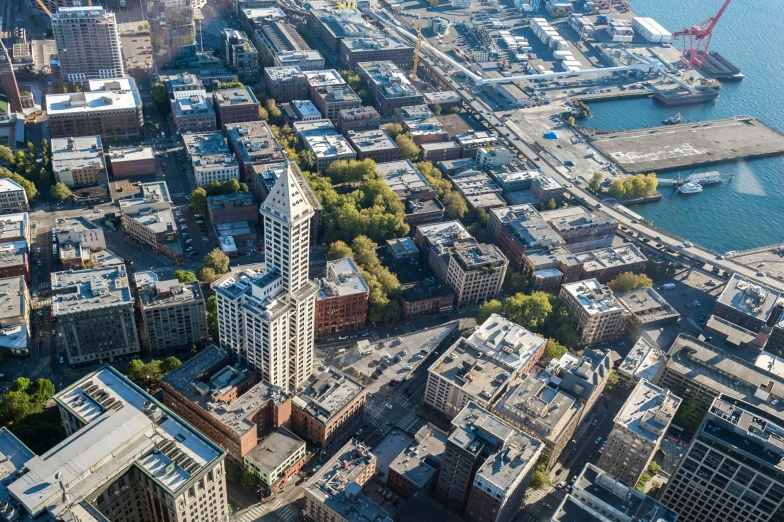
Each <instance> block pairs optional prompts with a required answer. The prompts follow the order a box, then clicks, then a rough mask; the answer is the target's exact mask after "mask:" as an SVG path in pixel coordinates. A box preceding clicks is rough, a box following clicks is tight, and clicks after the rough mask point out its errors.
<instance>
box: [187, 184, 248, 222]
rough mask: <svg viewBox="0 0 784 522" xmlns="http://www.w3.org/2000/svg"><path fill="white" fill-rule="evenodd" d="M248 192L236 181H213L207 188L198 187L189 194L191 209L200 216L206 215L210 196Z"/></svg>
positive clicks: (243, 185)
mask: <svg viewBox="0 0 784 522" xmlns="http://www.w3.org/2000/svg"><path fill="white" fill-rule="evenodd" d="M240 192H248V185H246V184H245V183H240V182H239V181H237V180H236V179H230V180H228V181H223V182H221V181H213V182H212V183H210V184H209V185H207V187H205V188H202V187H199V188H197V189H194V190H193V191H192V192H191V205H193V209H194V210H196V211H197V212H199V213H201V214H206V213H207V198H208V197H211V196H222V195H225V194H239V193H240Z"/></svg>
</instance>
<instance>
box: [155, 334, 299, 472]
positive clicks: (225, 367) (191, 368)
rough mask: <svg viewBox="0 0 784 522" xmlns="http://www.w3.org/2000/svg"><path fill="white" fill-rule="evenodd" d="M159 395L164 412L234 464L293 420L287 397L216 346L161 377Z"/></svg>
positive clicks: (240, 461) (289, 399)
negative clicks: (204, 438) (272, 431)
mask: <svg viewBox="0 0 784 522" xmlns="http://www.w3.org/2000/svg"><path fill="white" fill-rule="evenodd" d="M161 390H162V392H163V402H164V404H166V406H167V407H169V408H171V409H172V410H173V411H175V412H176V413H177V414H178V415H180V416H181V417H183V418H184V419H185V420H187V421H188V422H189V423H191V424H192V425H193V426H194V427H195V428H196V429H198V430H199V432H200V433H203V434H204V435H205V436H207V437H209V438H210V440H212V441H213V442H214V443H215V444H217V445H218V446H220V447H221V448H223V449H224V450H225V451H226V453H227V454H228V455H229V456H230V457H232V458H233V459H235V461H236V462H238V463H242V462H244V459H245V456H246V455H248V453H250V452H251V451H252V450H253V448H255V447H256V445H257V444H258V442H259V440H260V439H261V438H262V434H263V433H264V432H265V431H268V430H269V429H276V428H280V427H286V426H289V423H290V421H291V397H290V396H288V395H287V394H286V393H285V392H284V391H283V390H282V389H281V388H279V387H277V386H273V385H272V384H270V383H268V382H265V381H258V379H256V377H255V376H254V372H253V371H252V370H250V369H245V368H238V367H236V366H235V365H234V361H233V360H232V358H231V355H230V354H229V352H227V351H226V350H223V349H222V348H218V347H217V346H209V347H207V348H205V349H204V350H202V351H200V352H199V353H198V354H196V355H195V356H193V357H191V358H190V359H188V360H187V361H186V362H185V363H183V365H182V366H180V367H179V368H177V369H176V370H174V371H173V372H171V373H170V374H168V375H167V376H166V377H164V379H163V380H162V381H161ZM238 412H241V414H240V415H238Z"/></svg>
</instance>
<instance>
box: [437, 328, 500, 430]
mask: <svg viewBox="0 0 784 522" xmlns="http://www.w3.org/2000/svg"><path fill="white" fill-rule="evenodd" d="M515 372H516V369H515V368H513V367H512V366H509V365H508V364H506V363H505V362H503V361H499V360H497V359H490V358H484V357H483V352H482V351H481V350H479V349H478V348H477V347H476V346H474V345H473V344H472V343H471V342H469V341H468V340H467V339H465V338H462V337H461V338H460V339H458V340H457V341H456V342H455V343H454V344H453V345H452V346H450V347H449V348H448V349H447V350H445V351H444V353H443V354H442V355H441V357H439V358H438V359H437V360H436V362H434V363H433V364H432V365H431V366H430V367H429V368H428V369H427V387H426V388H425V395H424V398H423V402H424V403H425V404H427V405H428V406H430V407H432V408H433V409H435V410H437V411H439V412H441V413H442V414H444V415H446V416H447V417H448V418H450V419H451V418H453V417H455V416H456V415H457V414H458V413H460V411H461V410H462V409H463V408H465V407H466V405H467V404H468V403H469V402H475V403H477V404H479V405H480V406H482V407H485V408H489V407H490V406H491V405H492V404H495V402H496V401H497V400H498V399H499V398H500V397H501V396H502V395H503V394H504V393H506V390H507V389H508V388H509V386H510V384H511V383H512V382H513V380H514V374H515Z"/></svg>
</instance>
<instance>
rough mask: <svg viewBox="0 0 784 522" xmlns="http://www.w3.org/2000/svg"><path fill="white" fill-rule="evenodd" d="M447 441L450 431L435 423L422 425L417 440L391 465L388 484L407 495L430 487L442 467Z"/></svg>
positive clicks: (403, 495)
mask: <svg viewBox="0 0 784 522" xmlns="http://www.w3.org/2000/svg"><path fill="white" fill-rule="evenodd" d="M446 441H447V435H446V433H444V432H443V431H441V430H439V429H438V428H436V427H435V426H433V425H432V424H428V425H427V426H422V428H420V429H419V431H418V432H416V434H415V435H414V441H413V443H412V444H411V445H409V446H408V447H407V448H405V449H404V450H403V451H401V452H400V453H399V454H398V455H397V457H395V459H394V460H393V461H392V462H391V463H390V464H389V466H388V467H387V475H386V484H387V487H388V488H389V489H391V490H392V491H394V492H395V493H396V494H398V495H400V496H401V497H403V498H405V499H408V498H411V495H413V494H414V493H416V492H417V491H428V490H429V489H430V487H431V486H432V485H433V484H434V483H435V481H436V479H437V476H438V470H439V469H441V463H442V462H443V456H444V450H445V449H446Z"/></svg>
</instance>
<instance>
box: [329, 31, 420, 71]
mask: <svg viewBox="0 0 784 522" xmlns="http://www.w3.org/2000/svg"><path fill="white" fill-rule="evenodd" d="M375 61H390V62H392V63H394V64H395V65H397V66H398V67H399V68H400V69H402V70H404V71H410V70H411V68H412V67H413V66H414V48H413V47H411V46H410V45H408V44H405V43H401V42H398V41H397V40H394V39H392V38H389V37H387V36H383V37H376V38H343V39H342V40H341V41H340V63H342V64H343V65H344V66H346V67H347V68H349V69H352V70H356V68H357V64H359V62H375Z"/></svg>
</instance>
